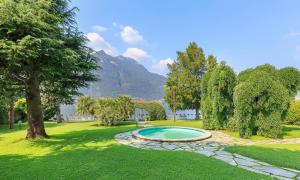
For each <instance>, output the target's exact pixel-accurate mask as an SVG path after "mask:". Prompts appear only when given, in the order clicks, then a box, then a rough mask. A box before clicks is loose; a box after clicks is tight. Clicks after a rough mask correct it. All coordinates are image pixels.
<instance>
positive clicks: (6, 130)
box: [0, 122, 64, 134]
mask: <svg viewBox="0 0 300 180" xmlns="http://www.w3.org/2000/svg"><path fill="white" fill-rule="evenodd" d="M62 125H64V124H57V123H54V122H46V123H45V127H46V128H54V127H58V126H62ZM26 129H27V123H23V124H22V125H21V127H19V126H18V124H14V128H13V129H9V128H8V125H7V124H1V125H0V134H7V133H15V132H19V131H24V130H26Z"/></svg>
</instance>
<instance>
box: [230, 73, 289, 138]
mask: <svg viewBox="0 0 300 180" xmlns="http://www.w3.org/2000/svg"><path fill="white" fill-rule="evenodd" d="M271 72H273V71H271ZM234 104H235V118H236V120H237V122H238V130H239V134H240V136H241V137H244V138H248V137H250V136H251V135H254V134H257V135H262V136H266V137H272V138H276V137H278V136H279V135H280V133H281V122H282V119H283V115H284V113H285V111H286V110H287V109H288V104H289V93H288V90H287V89H286V88H285V87H284V86H283V85H282V83H281V82H280V81H279V80H277V77H274V76H273V73H269V70H268V71H265V70H261V69H256V70H253V71H252V72H251V73H248V76H247V78H245V76H244V77H243V81H241V83H240V84H239V85H238V86H237V87H236V88H235V91H234Z"/></svg>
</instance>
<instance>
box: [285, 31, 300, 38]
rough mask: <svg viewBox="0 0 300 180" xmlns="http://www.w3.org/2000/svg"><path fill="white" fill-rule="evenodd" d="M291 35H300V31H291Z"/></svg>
mask: <svg viewBox="0 0 300 180" xmlns="http://www.w3.org/2000/svg"><path fill="white" fill-rule="evenodd" d="M287 35H288V36H289V37H296V36H300V32H296V31H291V32H289V33H288V34H287Z"/></svg>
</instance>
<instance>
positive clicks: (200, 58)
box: [165, 42, 207, 119]
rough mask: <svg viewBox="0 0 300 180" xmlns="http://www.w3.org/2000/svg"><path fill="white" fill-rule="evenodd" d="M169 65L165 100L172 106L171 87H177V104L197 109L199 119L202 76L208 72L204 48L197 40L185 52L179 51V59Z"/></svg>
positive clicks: (181, 107) (179, 106)
mask: <svg viewBox="0 0 300 180" xmlns="http://www.w3.org/2000/svg"><path fill="white" fill-rule="evenodd" d="M168 67H169V70H170V73H169V74H168V77H167V83H166V89H165V90H166V97H165V100H166V102H168V104H169V105H170V106H171V107H172V98H171V96H172V93H171V92H170V90H171V87H173V88H175V89H176V106H177V108H179V109H195V111H196V119H199V109H200V102H201V78H202V76H203V74H204V73H205V72H206V70H207V67H206V59H205V55H204V53H203V50H202V49H201V48H200V47H198V45H197V44H196V43H195V42H192V43H190V44H189V45H188V47H187V48H186V50H185V51H184V52H181V51H178V52H177V60H176V61H175V62H174V63H173V64H172V65H170V66H168Z"/></svg>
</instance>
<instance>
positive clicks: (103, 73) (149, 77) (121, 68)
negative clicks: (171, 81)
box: [81, 51, 166, 99]
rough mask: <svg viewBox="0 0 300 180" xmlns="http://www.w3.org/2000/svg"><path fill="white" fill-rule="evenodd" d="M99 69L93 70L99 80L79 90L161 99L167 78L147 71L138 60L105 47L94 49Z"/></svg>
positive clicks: (100, 94) (109, 94)
mask: <svg viewBox="0 0 300 180" xmlns="http://www.w3.org/2000/svg"><path fill="white" fill-rule="evenodd" d="M95 58H96V61H97V64H98V65H99V66H101V69H98V70H96V71H95V74H96V76H97V77H98V78H99V80H98V81H96V82H92V83H90V85H89V87H88V88H85V89H82V90H81V92H82V93H83V94H85V95H90V96H92V97H95V98H98V97H107V96H110V97H114V96H118V95H122V94H127V95H130V96H131V97H133V98H143V99H162V98H163V96H164V85H165V82H166V78H165V77H164V76H162V75H158V74H155V73H151V72H149V71H148V70H147V69H146V68H145V67H144V66H143V65H141V64H139V63H138V62H137V61H135V60H134V59H131V58H127V57H124V56H116V57H113V56H110V55H108V54H106V53H105V52H104V51H98V52H96V53H95Z"/></svg>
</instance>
